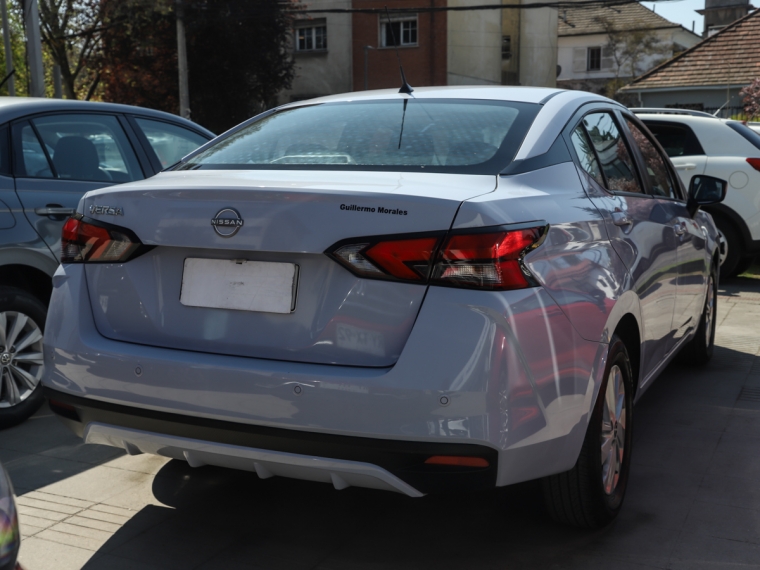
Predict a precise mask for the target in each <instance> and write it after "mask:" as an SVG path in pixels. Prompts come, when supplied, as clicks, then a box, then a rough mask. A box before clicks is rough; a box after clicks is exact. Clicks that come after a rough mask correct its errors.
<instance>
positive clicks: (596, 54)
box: [586, 47, 602, 71]
mask: <svg viewBox="0 0 760 570" xmlns="http://www.w3.org/2000/svg"><path fill="white" fill-rule="evenodd" d="M600 69H602V48H600V47H590V48H588V51H587V52H586V71H599V70H600Z"/></svg>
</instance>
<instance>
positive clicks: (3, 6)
mask: <svg viewBox="0 0 760 570" xmlns="http://www.w3.org/2000/svg"><path fill="white" fill-rule="evenodd" d="M0 10H2V12H3V44H4V46H5V74H6V75H10V77H9V78H8V95H10V96H11V97H15V96H16V78H15V77H13V76H12V75H11V72H12V71H13V53H12V52H11V32H10V29H9V28H8V6H7V2H6V0H0Z"/></svg>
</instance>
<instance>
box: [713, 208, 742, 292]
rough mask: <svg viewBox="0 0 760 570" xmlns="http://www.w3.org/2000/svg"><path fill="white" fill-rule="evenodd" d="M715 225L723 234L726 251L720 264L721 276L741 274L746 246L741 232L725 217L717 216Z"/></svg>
mask: <svg viewBox="0 0 760 570" xmlns="http://www.w3.org/2000/svg"><path fill="white" fill-rule="evenodd" d="M715 225H716V226H718V231H719V232H720V233H721V235H722V236H723V240H724V241H725V247H726V252H725V256H724V259H723V263H721V265H720V275H721V277H736V276H737V275H738V274H739V271H738V270H739V264H740V263H741V261H742V258H743V253H744V251H743V250H744V248H743V247H742V240H741V236H740V235H739V232H738V231H736V228H734V227H733V226H732V225H731V222H728V221H726V220H725V218H715Z"/></svg>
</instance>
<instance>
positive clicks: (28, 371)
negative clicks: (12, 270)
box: [0, 287, 47, 429]
mask: <svg viewBox="0 0 760 570" xmlns="http://www.w3.org/2000/svg"><path fill="white" fill-rule="evenodd" d="M46 316H47V309H46V308H45V305H44V304H42V302H40V300H39V299H37V298H36V297H35V296H33V295H31V294H30V293H27V292H26V291H24V290H22V289H17V288H15V287H0V335H2V336H1V337H0V429H2V428H7V427H11V426H14V425H16V424H18V423H21V422H23V421H24V420H25V419H26V418H28V417H29V416H31V415H32V414H33V413H34V412H36V411H37V410H38V409H39V407H40V406H41V405H42V403H43V401H44V398H43V396H42V383H41V382H40V379H41V377H42V366H43V364H42V333H43V331H44V327H45V318H46Z"/></svg>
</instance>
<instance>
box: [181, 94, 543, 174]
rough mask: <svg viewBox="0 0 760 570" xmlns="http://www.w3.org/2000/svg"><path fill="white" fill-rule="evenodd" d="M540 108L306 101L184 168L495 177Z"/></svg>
mask: <svg viewBox="0 0 760 570" xmlns="http://www.w3.org/2000/svg"><path fill="white" fill-rule="evenodd" d="M539 108H540V107H539V106H538V105H535V104H531V103H514V102H505V101H472V100H452V99H447V100H439V99H413V98H410V99H401V98H399V99H396V100H377V101H346V102H337V103H322V104H316V105H306V106H302V107H295V108H290V109H284V110H281V111H277V112H275V113H272V114H270V115H266V116H264V117H261V118H259V119H252V121H251V122H249V123H248V124H246V125H244V126H242V128H240V129H239V130H237V131H234V132H232V133H231V134H230V135H228V136H226V137H224V138H222V139H221V140H219V141H218V142H216V143H215V144H212V146H210V147H208V148H206V149H204V150H203V151H201V152H200V153H198V154H196V155H191V156H190V157H189V158H188V159H187V160H186V162H184V163H182V164H180V165H178V166H177V169H191V168H192V169H196V168H201V169H209V170H213V169H236V170H257V169H267V170H271V169H291V170H293V169H303V170H392V171H424V172H454V173H462V174H496V173H498V172H499V171H501V170H502V169H504V168H505V167H506V166H507V165H508V164H509V162H510V161H511V160H512V158H513V157H514V155H515V153H516V152H517V149H518V147H519V146H520V143H521V142H522V140H523V138H524V137H525V134H526V133H527V131H528V129H529V127H530V124H531V123H532V122H533V119H534V118H535V116H536V114H537V112H538V110H539Z"/></svg>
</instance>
